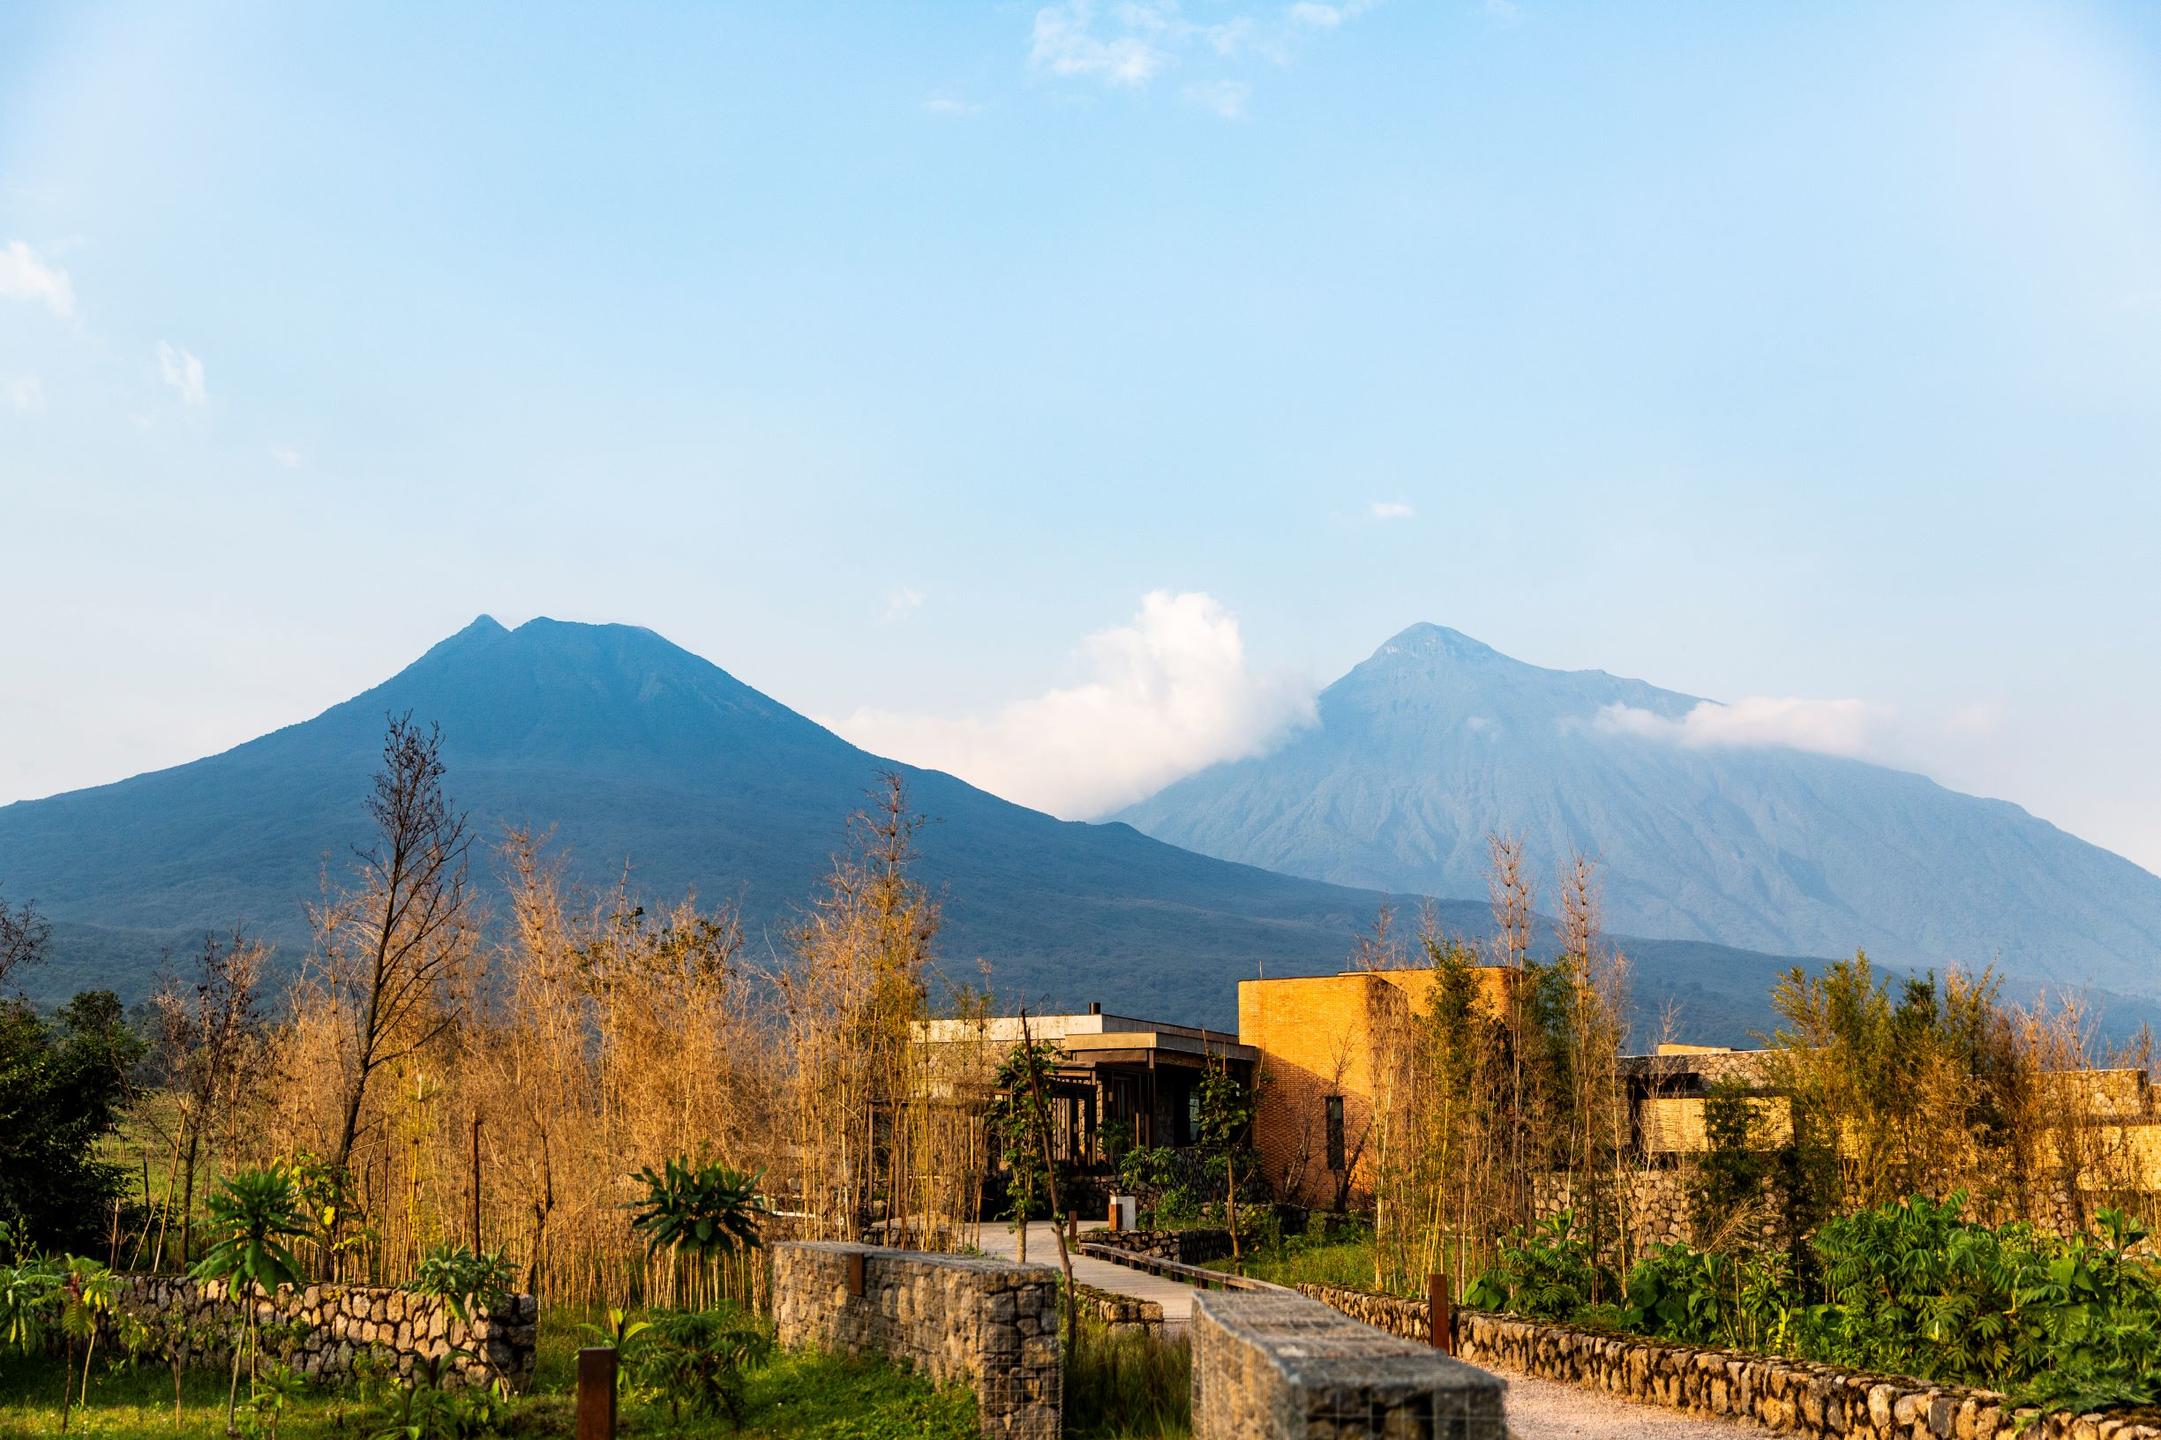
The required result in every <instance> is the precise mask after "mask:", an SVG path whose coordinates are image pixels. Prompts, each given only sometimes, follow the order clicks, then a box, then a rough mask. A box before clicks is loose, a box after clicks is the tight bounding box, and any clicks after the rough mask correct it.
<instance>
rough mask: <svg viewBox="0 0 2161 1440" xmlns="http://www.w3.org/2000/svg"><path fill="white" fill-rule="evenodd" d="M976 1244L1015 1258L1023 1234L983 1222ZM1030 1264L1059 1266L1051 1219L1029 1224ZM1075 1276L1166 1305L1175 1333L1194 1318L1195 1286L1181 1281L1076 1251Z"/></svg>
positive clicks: (1165, 1314)
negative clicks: (1018, 1234)
mask: <svg viewBox="0 0 2161 1440" xmlns="http://www.w3.org/2000/svg"><path fill="white" fill-rule="evenodd" d="M1088 1235H1089V1231H1087V1230H1082V1231H1081V1239H1083V1240H1086V1239H1087V1238H1088ZM976 1243H977V1244H979V1245H981V1246H982V1247H983V1253H984V1254H986V1255H996V1256H998V1257H999V1258H1000V1259H1002V1260H1011V1259H1014V1258H1015V1257H1017V1256H1018V1255H1019V1253H1020V1237H1019V1236H1017V1235H1015V1234H1014V1233H1013V1227H1012V1226H1010V1225H1007V1224H1006V1223H1004V1222H1003V1221H996V1220H986V1221H984V1222H983V1233H982V1238H981V1239H980V1240H978V1241H977V1242H976ZM1028 1263H1029V1264H1031V1265H1048V1266H1050V1267H1051V1268H1052V1269H1056V1268H1057V1266H1058V1239H1057V1237H1056V1236H1055V1235H1053V1234H1052V1233H1051V1222H1050V1221H1048V1220H1032V1221H1030V1222H1029V1223H1028ZM1073 1278H1074V1279H1075V1280H1078V1281H1080V1283H1081V1284H1083V1285H1093V1286H1095V1288H1096V1289H1098V1290H1108V1291H1110V1292H1111V1293H1112V1294H1114V1295H1131V1296H1133V1297H1135V1298H1136V1299H1141V1300H1153V1301H1155V1302H1156V1303H1157V1304H1158V1305H1161V1306H1162V1307H1163V1328H1164V1329H1165V1330H1168V1331H1171V1332H1173V1333H1176V1332H1177V1331H1180V1330H1183V1329H1185V1324H1186V1321H1188V1320H1190V1319H1192V1318H1193V1287H1192V1286H1191V1285H1187V1284H1185V1283H1183V1282H1182V1281H1178V1280H1168V1279H1165V1278H1164V1277H1163V1276H1161V1275H1151V1274H1149V1273H1148V1272H1147V1271H1145V1270H1134V1269H1131V1268H1129V1267H1127V1266H1124V1265H1113V1264H1112V1263H1111V1262H1110V1261H1108V1260H1098V1259H1096V1258H1095V1257H1094V1256H1092V1255H1083V1254H1081V1253H1080V1252H1079V1251H1077V1250H1076V1251H1075V1252H1074V1254H1073Z"/></svg>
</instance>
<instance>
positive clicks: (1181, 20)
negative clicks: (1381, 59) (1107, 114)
mask: <svg viewBox="0 0 2161 1440" xmlns="http://www.w3.org/2000/svg"><path fill="white" fill-rule="evenodd" d="M1375 3H1377V0H1332V3H1328V0H1298V3H1293V4H1290V5H1286V6H1281V7H1276V6H1264V7H1261V8H1257V9H1254V10H1251V11H1247V12H1243V13H1234V14H1230V15H1227V16H1223V17H1222V18H1216V19H1210V20H1207V21H1195V20H1189V19H1187V18H1186V17H1185V14H1184V12H1183V11H1182V10H1180V8H1179V6H1178V3H1177V0H1118V3H1114V4H1110V5H1099V4H1098V3H1097V0H1057V3H1055V4H1050V5H1045V6H1043V7H1042V8H1040V9H1038V10H1037V11H1036V12H1035V22H1034V26H1033V29H1032V31H1031V33H1030V37H1029V47H1028V63H1029V65H1030V66H1032V67H1033V68H1035V69H1036V70H1039V71H1042V72H1044V73H1046V74H1049V75H1056V76H1060V77H1064V78H1068V79H1086V80H1095V81H1098V82H1100V83H1102V84H1104V85H1108V86H1111V87H1112V88H1115V89H1124V90H1137V89H1140V88H1141V87H1143V86H1145V85H1147V84H1148V83H1149V82H1150V81H1152V80H1154V79H1155V78H1156V77H1157V76H1159V75H1161V74H1162V73H1163V72H1164V71H1166V70H1168V69H1170V68H1171V67H1172V66H1174V65H1180V64H1185V63H1194V64H1198V65H1201V66H1206V67H1213V68H1215V69H1216V70H1218V71H1220V70H1221V69H1222V68H1223V67H1225V66H1228V65H1236V64H1238V63H1240V62H1250V61H1254V60H1260V61H1264V62H1267V63H1270V64H1274V65H1278V66H1282V65H1288V64H1290V63H1291V61H1292V60H1293V59H1294V58H1295V56H1296V54H1297V51H1298V48H1299V46H1300V44H1301V43H1303V42H1306V41H1309V40H1311V39H1312V38H1313V37H1315V36H1316V35H1319V34H1325V33H1327V32H1329V31H1333V30H1338V29H1341V28H1342V27H1343V26H1344V25H1345V24H1346V23H1347V22H1349V21H1351V20H1353V19H1355V18H1356V17H1357V16H1359V15H1361V14H1363V13H1364V12H1365V11H1367V10H1369V9H1371V8H1373V6H1374V4H1375ZM1249 89H1250V87H1249V86H1248V85H1247V84H1246V82H1245V81H1243V80H1240V79H1238V78H1237V77H1236V76H1235V75H1227V74H1222V73H1215V74H1208V73H1204V74H1202V75H1201V76H1199V77H1198V78H1196V79H1195V80H1194V81H1193V83H1191V84H1189V85H1188V86H1187V87H1186V88H1185V97H1186V99H1187V100H1189V101H1191V102H1193V103H1195V104H1198V105H1201V106H1203V107H1204V108H1206V109H1208V110H1210V111H1212V112H1214V113H1215V114H1217V115H1221V116H1223V117H1224V118H1225V119H1233V120H1235V119H1238V118H1240V117H1242V116H1243V115H1244V114H1245V112H1246V99H1247V96H1248V93H1249Z"/></svg>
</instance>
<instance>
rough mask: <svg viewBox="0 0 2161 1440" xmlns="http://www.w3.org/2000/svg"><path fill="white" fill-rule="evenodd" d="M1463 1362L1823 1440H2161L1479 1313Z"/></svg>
mask: <svg viewBox="0 0 2161 1440" xmlns="http://www.w3.org/2000/svg"><path fill="white" fill-rule="evenodd" d="M1298 1289H1299V1291H1300V1292H1301V1293H1303V1294H1305V1295H1309V1296H1311V1297H1313V1298H1314V1299H1316V1300H1320V1301H1322V1302H1323V1303H1325V1304H1328V1305H1330V1306H1333V1307H1334V1308H1336V1309H1338V1310H1341V1311H1342V1312H1343V1313H1344V1314H1346V1315H1348V1316H1351V1317H1352V1318H1353V1319H1357V1320H1362V1321H1364V1322H1365V1323H1367V1324H1369V1325H1373V1326H1377V1327H1378V1328H1380V1329H1382V1330H1385V1331H1387V1332H1388V1333H1390V1334H1392V1335H1399V1336H1403V1335H1407V1336H1412V1337H1414V1338H1422V1337H1424V1336H1425V1334H1426V1333H1427V1332H1426V1304H1425V1302H1424V1301H1423V1300H1402V1299H1397V1298H1395V1297H1393V1296H1388V1295H1369V1294H1367V1293H1366V1292H1364V1291H1362V1290H1345V1289H1341V1288H1338V1287H1336V1286H1332V1285H1301V1286H1299V1287H1298ZM1456 1353H1457V1354H1458V1355H1460V1356H1461V1357H1462V1358H1463V1359H1465V1360H1467V1361H1469V1362H1471V1363H1472V1364H1474V1365H1492V1366H1497V1367H1499V1368H1500V1369H1503V1370H1513V1371H1516V1372H1517V1373H1519V1374H1523V1375H1535V1376H1537V1377H1539V1378H1540V1379H1544V1380H1562V1381H1567V1382H1569V1383H1571V1384H1577V1385H1585V1386H1589V1387H1590V1388H1592V1389H1595V1390H1603V1391H1606V1392H1607V1393H1609V1394H1613V1395H1620V1396H1624V1397H1626V1398H1627V1399H1630V1400H1638V1401H1642V1402H1644V1403H1646V1404H1651V1405H1663V1406H1666V1407H1667V1408H1669V1409H1673V1410H1683V1411H1686V1412H1688V1413H1689V1414H1692V1415H1702V1416H1706V1417H1712V1418H1717V1419H1731V1420H1743V1421H1753V1422H1755V1423H1756V1424H1759V1425H1763V1426H1766V1427H1767V1428H1769V1429H1773V1430H1784V1431H1787V1432H1789V1433H1792V1434H1798V1435H1806V1436H1811V1437H1817V1436H1820V1437H1826V1440H1828V1437H1834V1436H1837V1437H1844V1440H2011V1437H2012V1436H2014V1435H2016V1436H2020V1437H2022V1440H2161V1425H2155V1424H2151V1423H2147V1422H2145V1421H2132V1420H2123V1419H2114V1418H2111V1417H2109V1416H2107V1415H2104V1414H2093V1415H2083V1416H2081V1415H2066V1414H2054V1415H2040V1414H2038V1413H2037V1412H2035V1411H2033V1410H2022V1409H2016V1408H2014V1407H2013V1406H2012V1405H2011V1403H2010V1401H2009V1400H2007V1399H2006V1398H2005V1397H2004V1396H2002V1395H1999V1394H1997V1393H1995V1392H1994V1391H1991V1390H1968V1389H1964V1388H1961V1387H1959V1386H1955V1385H1930V1384H1927V1383H1926V1382H1924V1381H1920V1380H1910V1379H1905V1378H1902V1377H1899V1376H1886V1375H1860V1374H1854V1373H1853V1372H1851V1371H1844V1370H1838V1369H1834V1368H1832V1367H1831V1366H1828V1365H1812V1364H1810V1363H1808V1362H1807V1361H1803V1360H1786V1359H1779V1358H1775V1357H1771V1356H1764V1355H1750V1354H1745V1353H1741V1352H1735V1351H1725V1350H1712V1349H1706V1348H1703V1347H1700V1346H1695V1345H1678V1344H1674V1343H1672V1342H1670V1341H1665V1340H1650V1339H1646V1338H1644V1337H1642V1336H1638V1335H1615V1334H1604V1333H1600V1332H1597V1331H1590V1330H1579V1329H1577V1328H1575V1327H1574V1326H1572V1325H1554V1324H1548V1323H1545V1322H1543V1321H1536V1320H1521V1319H1517V1318H1515V1317H1514V1316H1508V1315H1493V1314H1489V1313H1487V1312H1485V1311H1481V1310H1458V1311H1457V1312H1456Z"/></svg>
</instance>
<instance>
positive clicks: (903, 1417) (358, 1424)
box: [0, 1316, 1184, 1440]
mask: <svg viewBox="0 0 2161 1440" xmlns="http://www.w3.org/2000/svg"><path fill="white" fill-rule="evenodd" d="M578 1318H579V1317H576V1316H566V1317H560V1318H556V1319H554V1320H553V1323H549V1324H545V1325H544V1326H543V1330H542V1335H541V1345H540V1354H539V1357H538V1364H537V1367H536V1371H535V1375H534V1384H533V1389H532V1391H531V1393H529V1394H526V1395H522V1396H519V1397H517V1400H516V1402H515V1405H514V1406H513V1408H512V1409H511V1411H510V1413H509V1414H508V1416H507V1417H506V1418H505V1419H504V1420H503V1422H502V1423H501V1425H500V1426H499V1427H498V1428H497V1429H496V1430H495V1432H494V1433H495V1434H498V1435H500V1436H502V1437H504V1440H558V1437H569V1436H571V1435H572V1434H574V1433H575V1429H576V1400H575V1392H574V1386H575V1374H576V1359H577V1348H578V1346H579V1345H580V1344H581V1343H583V1338H584V1337H582V1336H581V1335H580V1333H579V1331H578V1329H577V1320H578ZM748 1380H749V1386H748V1395H747V1397H746V1398H747V1403H746V1405H745V1414H744V1424H743V1428H742V1429H741V1430H736V1429H733V1428H732V1427H731V1426H730V1425H729V1424H728V1422H727V1420H726V1419H725V1418H724V1417H718V1416H715V1417H693V1416H690V1415H688V1414H686V1415H685V1416H684V1417H683V1419H682V1420H681V1421H680V1422H677V1421H675V1420H674V1419H672V1418H671V1417H670V1415H669V1413H668V1405H667V1402H666V1401H665V1400H664V1399H660V1398H658V1397H647V1396H641V1395H638V1394H636V1393H634V1392H633V1391H632V1390H631V1388H630V1387H629V1386H628V1385H626V1386H625V1396H624V1404H623V1406H622V1410H621V1412H620V1420H621V1428H622V1433H623V1434H624V1435H626V1436H653V1437H660V1436H684V1437H690V1440H708V1437H720V1436H730V1437H741V1440H968V1437H972V1436H974V1435H975V1434H976V1402H975V1396H974V1395H973V1394H972V1393H970V1392H969V1391H967V1390H962V1389H945V1390H940V1389H937V1388H935V1387H933V1386H932V1385H931V1384H930V1383H929V1382H928V1381H926V1380H922V1379H919V1378H917V1377H916V1376H913V1375H910V1374H907V1373H906V1372H904V1371H901V1370H899V1369H896V1368H895V1367H893V1366H891V1365H888V1364H885V1363H883V1362H882V1361H877V1360H847V1359H842V1358H840V1357H837V1356H832V1355H821V1354H810V1353H806V1354H796V1355H780V1356H775V1357H774V1359H773V1360H772V1362H771V1363H770V1364H768V1365H765V1366H763V1367H761V1368H759V1369H757V1370H754V1371H752V1372H751V1373H750V1374H749V1376H748ZM78 1383H80V1382H78ZM60 1384H61V1369H60V1362H59V1361H58V1360H54V1359H47V1358H45V1357H42V1356H25V1355H21V1354H16V1353H12V1352H11V1353H7V1354H4V1355H0V1440H17V1437H23V1440H28V1437H30V1436H41V1437H42V1436H51V1435H57V1434H58V1433H59V1431H60ZM241 1394H242V1402H243V1405H244V1404H245V1399H246V1384H245V1382H243V1383H242V1387H241ZM181 1406H182V1408H181V1421H180V1423H179V1424H178V1425H175V1424H174V1422H173V1391H172V1379H171V1375H170V1372H168V1371H166V1370H165V1369H164V1368H163V1367H162V1366H144V1367H142V1368H140V1369H134V1370H129V1369H117V1370H108V1369H105V1368H103V1367H102V1366H100V1367H99V1368H98V1369H97V1370H96V1371H95V1372H94V1373H93V1374H92V1376H91V1379H90V1403H89V1407H88V1408H87V1409H79V1410H76V1411H75V1413H74V1414H73V1415H72V1416H71V1417H70V1419H69V1422H68V1433H69V1434H70V1435H78V1434H79V1435H85V1436H131V1437H132V1436H146V1437H152V1436H158V1437H162V1436H170V1437H176V1440H223V1437H224V1435H225V1378H224V1376H223V1375H222V1374H221V1373H219V1372H216V1371H211V1370H196V1371H191V1372H189V1373H188V1374H187V1375H186V1377H185V1378H184V1380H183V1383H182V1392H181ZM384 1423H385V1416H384V1411H383V1408H382V1406H380V1405H378V1404H370V1403H367V1402H366V1401H364V1400H363V1399H362V1398H361V1397H360V1396H358V1395H357V1394H354V1393H352V1392H351V1391H350V1390H343V1389H336V1388H327V1387H313V1388H310V1389H309V1390H308V1391H307V1392H306V1393H305V1394H303V1395H302V1396H301V1397H300V1398H299V1399H298V1400H296V1401H295V1402H294V1403H293V1404H292V1405H291V1406H290V1407H289V1408H288V1409H287V1410H286V1411H285V1413H284V1415H283V1416H282V1417H281V1418H280V1421H279V1425H278V1434H279V1436H280V1440H366V1437H368V1436H370V1435H373V1434H375V1433H376V1432H377V1431H379V1430H380V1429H381V1428H382V1426H383V1425H384ZM1103 1433H1105V1434H1111V1433H1124V1432H1109V1431H1106V1432H1103ZM1177 1433H1179V1434H1183V1433H1184V1432H1183V1431H1180V1432H1177Z"/></svg>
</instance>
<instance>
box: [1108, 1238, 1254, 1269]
mask: <svg viewBox="0 0 2161 1440" xmlns="http://www.w3.org/2000/svg"><path fill="white" fill-rule="evenodd" d="M1085 1238H1086V1239H1087V1240H1088V1242H1089V1243H1090V1244H1093V1245H1108V1246H1110V1247H1111V1248H1112V1249H1113V1250H1126V1251H1130V1252H1131V1253H1133V1254H1135V1255H1150V1256H1153V1257H1155V1258H1156V1259H1158V1260H1175V1261H1177V1262H1178V1263H1179V1264H1181V1265H1205V1264H1207V1263H1208V1262H1209V1261H1211V1260H1221V1259H1222V1258H1223V1257H1225V1256H1226V1255H1228V1254H1230V1253H1231V1232H1230V1231H1228V1230H1206V1229H1196V1230H1091V1231H1089V1232H1088V1233H1087V1235H1086V1237H1085Z"/></svg>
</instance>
